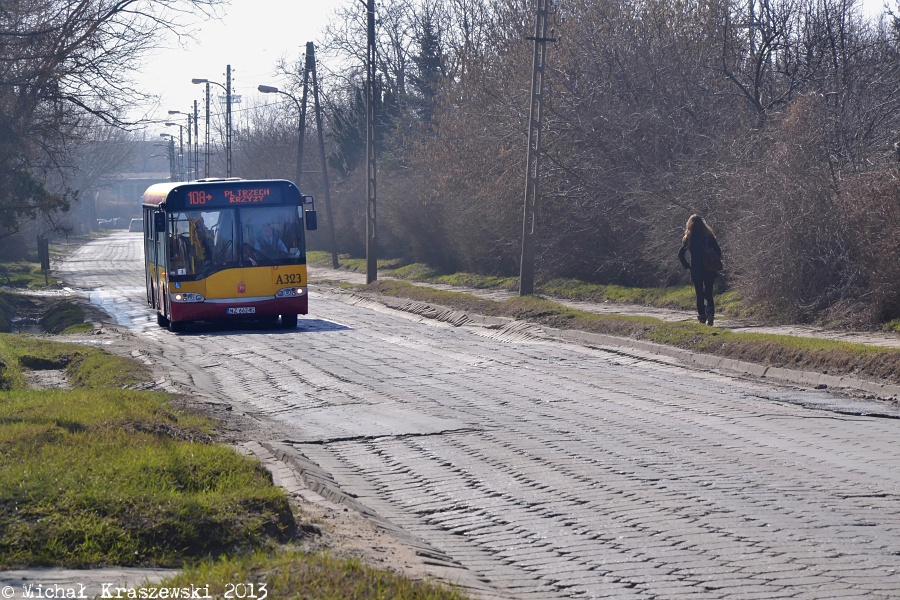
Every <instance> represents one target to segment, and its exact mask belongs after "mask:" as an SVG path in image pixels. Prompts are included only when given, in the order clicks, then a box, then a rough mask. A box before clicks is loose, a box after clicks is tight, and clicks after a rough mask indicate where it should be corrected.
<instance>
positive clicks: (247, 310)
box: [228, 306, 256, 315]
mask: <svg viewBox="0 0 900 600" xmlns="http://www.w3.org/2000/svg"><path fill="white" fill-rule="evenodd" d="M254 313H256V307H255V306H240V307H237V308H229V309H228V314H229V315H252V314H254Z"/></svg>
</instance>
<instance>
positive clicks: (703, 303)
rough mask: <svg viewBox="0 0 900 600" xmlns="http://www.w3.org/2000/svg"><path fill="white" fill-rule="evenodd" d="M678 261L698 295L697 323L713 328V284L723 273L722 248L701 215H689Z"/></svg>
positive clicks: (714, 310) (714, 312)
mask: <svg viewBox="0 0 900 600" xmlns="http://www.w3.org/2000/svg"><path fill="white" fill-rule="evenodd" d="M687 252H690V253H691V262H688V261H687V260H686V259H685V256H684V255H685V253H687ZM678 260H680V261H681V264H682V265H683V266H684V268H685V269H690V270H691V281H692V282H693V283H694V291H695V292H696V293H697V320H698V321H700V322H701V323H706V324H707V325H712V324H713V320H714V319H715V317H716V307H715V304H713V281H714V280H715V278H716V275H717V274H718V272H719V271H721V270H722V249H721V248H719V242H718V241H716V235H715V234H714V233H713V231H712V229H710V228H709V226H708V225H707V224H706V223H704V222H703V219H702V218H701V217H700V215H691V218H690V219H688V222H687V227H685V230H684V238H682V240H681V250H679V252H678Z"/></svg>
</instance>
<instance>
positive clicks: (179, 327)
mask: <svg viewBox="0 0 900 600" xmlns="http://www.w3.org/2000/svg"><path fill="white" fill-rule="evenodd" d="M169 331H171V332H172V333H178V332H179V331H184V321H173V320H171V319H169Z"/></svg>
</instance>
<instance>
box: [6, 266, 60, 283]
mask: <svg viewBox="0 0 900 600" xmlns="http://www.w3.org/2000/svg"><path fill="white" fill-rule="evenodd" d="M0 285H4V286H7V287H13V288H27V289H46V288H48V287H50V288H55V287H59V282H58V281H56V279H54V278H52V277H50V278H49V283H48V280H46V279H45V277H44V272H43V271H41V265H39V264H38V263H33V262H28V261H24V260H19V261H0Z"/></svg>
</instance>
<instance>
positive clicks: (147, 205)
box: [143, 179, 316, 331]
mask: <svg viewBox="0 0 900 600" xmlns="http://www.w3.org/2000/svg"><path fill="white" fill-rule="evenodd" d="M143 214H144V264H145V267H146V268H145V271H146V280H147V303H148V304H149V305H150V307H151V308H153V309H155V310H156V321H157V323H158V324H159V325H160V327H168V328H169V330H171V331H179V330H181V329H182V328H183V327H184V325H185V324H186V323H189V322H191V321H228V320H240V319H261V320H277V319H278V317H279V316H280V317H281V324H282V325H283V326H284V327H286V328H294V327H296V326H297V315H301V314H302V315H305V314H307V313H308V303H307V272H306V234H305V232H306V230H313V229H316V212H315V204H314V202H313V198H312V196H304V195H302V194H301V193H300V190H299V189H298V188H297V186H296V185H294V184H293V183H291V182H290V181H285V180H257V181H253V180H241V179H225V180H199V181H194V182H191V183H159V184H156V185H153V186H150V188H148V189H147V191H146V192H144V199H143Z"/></svg>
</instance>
